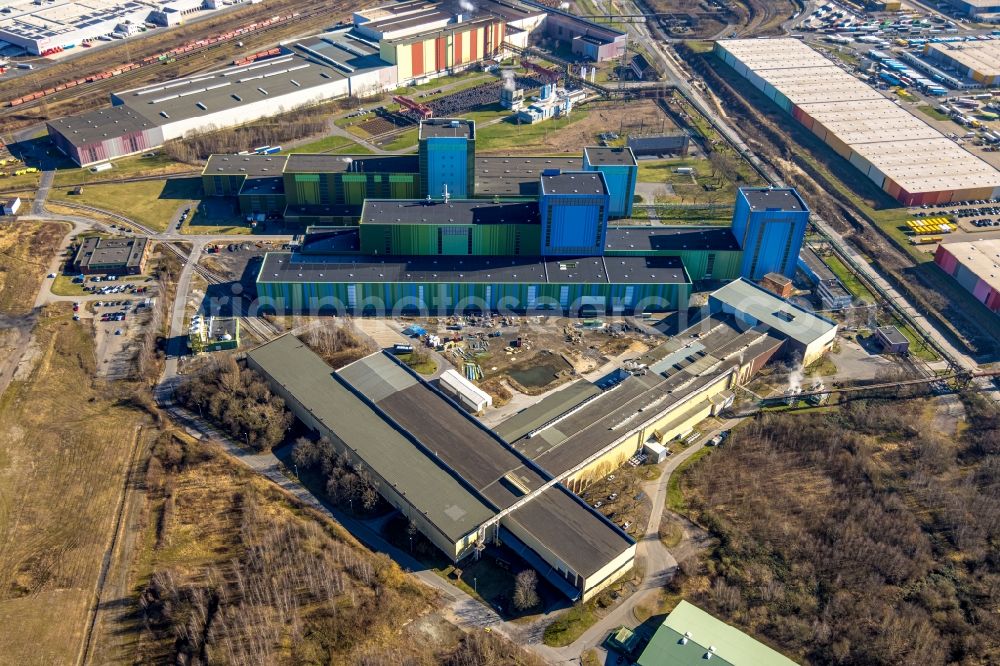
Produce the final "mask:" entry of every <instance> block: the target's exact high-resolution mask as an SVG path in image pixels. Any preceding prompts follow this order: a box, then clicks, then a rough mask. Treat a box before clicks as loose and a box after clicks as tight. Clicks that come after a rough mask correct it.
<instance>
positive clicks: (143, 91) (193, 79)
mask: <svg viewBox="0 0 1000 666" xmlns="http://www.w3.org/2000/svg"><path fill="white" fill-rule="evenodd" d="M348 74H353V72H351V71H348V70H347V69H340V68H338V67H336V66H334V65H333V64H331V63H329V62H327V61H325V60H323V59H320V58H315V57H313V56H311V55H307V54H306V53H305V52H303V51H301V50H296V51H293V52H288V53H285V54H283V55H280V56H275V57H273V58H268V59H266V60H261V61H258V62H254V63H250V64H248V65H238V66H234V67H226V68H223V69H219V70H215V71H212V72H207V73H204V74H199V75H194V76H188V77H184V78H180V79H174V80H172V81H168V82H165V83H156V84H152V85H148V86H143V87H141V88H133V89H131V90H126V91H123V92H119V93H115V95H114V96H115V97H116V98H117V99H119V100H121V101H122V102H124V103H125V104H126V105H128V106H129V107H131V108H133V109H134V110H135V111H136V112H137V113H139V114H141V115H142V116H144V117H145V118H147V119H149V120H150V121H151V122H153V123H155V124H157V125H165V124H168V123H172V122H176V121H178V120H184V119H188V118H202V117H205V116H208V115H210V114H215V113H219V112H220V111H236V112H238V111H239V109H240V108H242V107H243V106H245V105H247V104H249V103H252V102H259V101H261V100H274V104H275V106H276V107H277V106H280V105H281V104H282V101H281V100H282V98H284V96H286V95H306V94H308V91H309V89H310V88H316V87H319V86H325V85H329V84H331V83H334V82H336V81H338V80H343V79H345V78H346V77H347V76H348ZM303 101H305V100H304V99H303Z"/></svg>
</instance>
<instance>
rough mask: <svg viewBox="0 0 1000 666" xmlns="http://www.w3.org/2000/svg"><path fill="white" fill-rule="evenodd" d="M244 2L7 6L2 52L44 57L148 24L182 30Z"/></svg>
mask: <svg viewBox="0 0 1000 666" xmlns="http://www.w3.org/2000/svg"><path fill="white" fill-rule="evenodd" d="M239 1H242V0H239ZM239 1H237V2H217V1H215V0H157V1H153V0H126V1H122V0H46V1H45V2H41V1H40V0H4V2H3V5H2V6H0V46H2V45H3V42H7V43H9V44H13V45H15V46H19V47H21V48H23V49H24V50H25V51H27V52H28V53H30V54H32V55H41V54H43V53H47V52H49V51H51V50H53V49H68V48H73V47H74V46H79V45H80V44H84V43H87V42H91V41H94V40H96V39H100V38H107V37H109V36H111V35H114V36H115V38H123V37H128V36H131V35H134V34H136V33H137V32H139V31H140V30H145V24H147V23H149V24H151V25H153V26H172V25H177V24H179V23H181V22H183V21H184V20H185V18H186V17H188V16H190V15H191V14H193V13H196V12H208V11H212V10H216V9H223V8H224V7H225V6H228V5H235V4H239Z"/></svg>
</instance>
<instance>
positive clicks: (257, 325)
mask: <svg viewBox="0 0 1000 666" xmlns="http://www.w3.org/2000/svg"><path fill="white" fill-rule="evenodd" d="M161 245H162V246H163V247H164V248H166V249H167V250H168V251H170V252H171V253H173V254H174V255H176V256H177V257H178V258H180V259H182V260H184V261H185V262H189V261H193V262H194V263H193V264H192V270H194V272H195V273H197V274H198V275H200V276H201V277H202V278H203V279H204V280H205V281H206V282H208V283H209V284H228V283H229V282H231V280H226V279H225V278H223V277H222V276H221V275H219V274H218V273H216V272H215V271H213V270H211V269H209V268H206V267H205V266H202V265H201V264H199V263H198V259H197V257H191V256H190V255H189V254H185V253H184V251H183V250H181V249H180V248H179V247H177V246H176V245H174V244H173V243H171V242H169V241H163V242H161ZM231 303H232V307H233V316H234V317H237V318H238V319H239V320H240V322H241V324H242V326H243V327H244V328H245V329H246V330H248V331H250V333H252V334H253V335H254V337H257V338H259V339H260V340H262V341H264V342H267V341H268V340H271V339H272V338H274V337H276V336H278V335H280V334H281V333H283V331H282V330H281V329H280V328H278V327H277V326H275V325H274V324H272V323H271V322H269V321H268V320H266V319H264V318H263V317H253V316H251V315H250V314H249V312H248V308H247V305H246V302H245V300H244V298H243V297H242V296H235V295H234V296H233V297H232V299H231Z"/></svg>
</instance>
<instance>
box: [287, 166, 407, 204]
mask: <svg viewBox="0 0 1000 666" xmlns="http://www.w3.org/2000/svg"><path fill="white" fill-rule="evenodd" d="M284 180H285V195H286V196H287V197H288V203H289V205H292V206H330V205H346V206H358V207H360V206H362V205H363V204H364V203H365V199H415V198H417V197H418V196H419V191H418V189H419V187H420V182H419V180H420V177H419V176H418V174H415V173H286V174H284Z"/></svg>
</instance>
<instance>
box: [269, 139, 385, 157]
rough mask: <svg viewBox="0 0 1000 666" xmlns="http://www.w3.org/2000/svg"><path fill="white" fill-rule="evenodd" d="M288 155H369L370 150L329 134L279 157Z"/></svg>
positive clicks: (354, 142)
mask: <svg viewBox="0 0 1000 666" xmlns="http://www.w3.org/2000/svg"><path fill="white" fill-rule="evenodd" d="M290 153H329V154H331V155H371V154H372V150H371V148H368V147H367V146H363V145H361V144H360V143H358V142H357V141H352V140H351V139H348V138H347V137H343V136H340V135H339V134H331V135H330V136H325V137H323V138H322V139H317V140H315V141H310V142H309V143H304V144H302V145H300V146H296V147H295V148H290V149H288V150H283V151H281V153H280V154H281V155H288V154H290Z"/></svg>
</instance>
